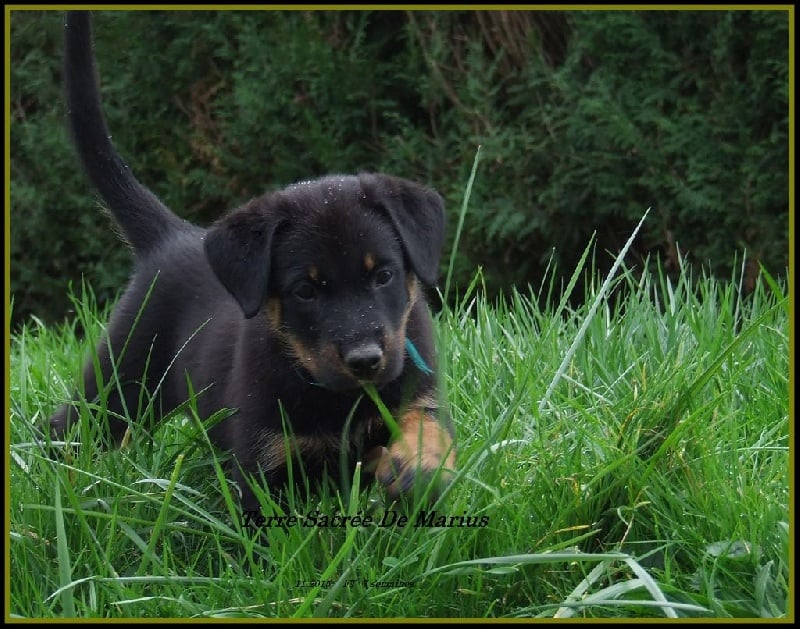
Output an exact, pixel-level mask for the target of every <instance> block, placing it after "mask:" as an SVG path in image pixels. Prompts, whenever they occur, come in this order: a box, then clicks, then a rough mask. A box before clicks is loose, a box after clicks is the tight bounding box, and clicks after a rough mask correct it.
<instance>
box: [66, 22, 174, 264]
mask: <svg viewBox="0 0 800 629" xmlns="http://www.w3.org/2000/svg"><path fill="white" fill-rule="evenodd" d="M64 29H65V65H64V77H65V84H66V95H67V106H68V108H69V110H68V117H69V126H70V130H71V132H72V138H73V142H74V143H75V146H76V148H77V151H78V155H79V156H80V159H81V162H82V163H83V167H84V169H85V170H86V172H87V174H88V175H89V178H90V179H91V181H92V184H94V186H95V187H96V188H97V190H98V192H99V193H100V195H101V196H102V197H103V200H104V201H105V202H106V203H107V204H108V206H109V208H110V209H111V213H112V214H113V216H114V218H115V219H116V221H117V223H118V224H119V226H120V227H121V228H122V231H123V233H124V235H125V237H126V238H127V240H128V242H129V243H130V244H131V246H132V247H133V249H134V251H136V252H137V253H145V252H147V251H148V250H149V249H152V248H154V247H155V246H156V245H158V244H159V242H161V241H162V240H163V239H164V238H165V237H167V236H168V235H169V234H171V233H173V232H175V231H176V230H181V229H185V228H186V227H185V225H186V223H185V222H184V221H183V220H182V219H180V218H178V217H177V216H176V215H175V214H173V213H172V212H171V211H170V210H169V208H167V206H165V205H164V204H163V203H162V202H161V201H159V200H158V198H157V197H156V196H155V195H154V194H153V193H152V192H150V190H148V189H147V188H145V187H144V186H143V185H142V184H141V183H139V181H138V180H137V179H136V177H134V176H133V173H131V171H130V168H128V165H127V164H126V163H125V162H124V161H123V160H122V158H121V157H120V155H119V153H117V151H116V149H115V148H114V145H113V144H112V143H111V136H110V135H109V133H108V127H107V126H106V123H105V119H104V116H103V108H102V105H101V102H100V88H99V86H98V80H97V71H96V68H95V62H94V52H93V48H92V28H91V21H90V14H89V12H88V11H68V12H67V15H66V22H65V23H64Z"/></svg>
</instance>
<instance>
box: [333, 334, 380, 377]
mask: <svg viewBox="0 0 800 629" xmlns="http://www.w3.org/2000/svg"><path fill="white" fill-rule="evenodd" d="M341 356H342V363H344V365H345V366H346V367H347V369H348V371H349V372H350V373H351V374H352V375H353V377H354V378H355V379H356V380H367V381H369V380H372V379H373V378H374V377H375V376H377V375H378V374H379V373H380V371H381V369H382V368H383V366H384V353H383V348H382V347H381V346H380V345H379V344H378V343H374V342H368V343H363V344H360V345H356V346H353V347H348V348H346V349H343V350H342V351H341Z"/></svg>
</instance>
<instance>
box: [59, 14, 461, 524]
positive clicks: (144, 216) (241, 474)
mask: <svg viewBox="0 0 800 629" xmlns="http://www.w3.org/2000/svg"><path fill="white" fill-rule="evenodd" d="M65 27H66V66H65V74H66V91H67V100H68V106H69V120H70V124H71V130H72V135H73V139H74V142H75V145H76V147H77V150H78V153H79V155H80V157H81V160H82V162H83V165H84V168H85V170H86V171H87V173H88V175H89V177H90V178H91V181H92V183H93V184H94V185H95V186H96V188H97V189H98V191H99V192H100V194H101V195H102V197H103V199H104V200H105V201H106V203H107V204H108V206H109V207H110V209H111V212H112V214H113V216H114V218H115V219H116V221H117V223H118V224H119V225H120V227H121V229H122V231H123V233H124V236H125V237H126V238H127V240H128V242H129V243H130V245H131V247H132V248H133V251H134V253H135V256H136V266H135V272H134V274H133V277H132V279H131V281H130V284H129V285H128V287H127V290H126V291H125V293H124V294H123V296H122V297H121V299H120V301H119V303H118V304H117V306H116V309H115V310H114V313H113V315H112V317H111V321H110V323H109V326H108V334H107V338H106V339H104V340H103V342H101V343H100V345H99V347H98V348H97V353H98V356H99V365H100V372H101V377H102V382H101V383H98V378H97V375H96V369H95V366H94V364H93V363H92V361H89V362H88V363H87V364H86V366H85V369H84V375H83V395H84V396H85V398H86V399H88V400H90V401H91V400H92V399H96V398H97V397H98V393H99V391H101V389H100V388H99V386H100V387H104V388H105V390H106V394H107V398H106V400H107V410H108V413H107V415H108V431H109V433H110V435H111V437H112V438H113V440H115V441H116V442H119V441H120V440H121V439H122V437H123V436H124V434H125V431H126V429H127V427H128V420H130V421H135V420H136V418H137V413H138V412H141V410H142V409H143V407H145V406H146V405H147V404H155V407H154V408H155V409H157V410H158V411H159V412H160V413H161V414H164V413H167V412H169V411H170V410H172V409H175V408H177V407H179V406H180V405H181V404H182V403H184V402H185V401H186V400H187V399H188V398H189V397H190V392H189V388H188V385H187V377H188V380H189V381H190V382H191V386H192V389H193V390H194V391H202V393H201V394H200V395H199V397H198V400H197V406H198V409H199V411H200V413H201V416H203V417H209V416H210V415H212V414H213V413H214V412H215V411H218V410H219V409H223V408H227V409H234V410H235V413H234V414H233V415H231V416H230V417H228V418H226V419H225V420H223V421H222V422H220V423H219V424H218V425H217V426H215V427H214V428H212V429H211V437H212V439H213V440H214V442H215V443H217V444H219V445H220V446H222V447H224V448H226V449H229V450H231V451H232V453H233V455H234V457H233V460H234V462H235V464H234V465H233V477H234V478H235V479H236V480H238V481H239V485H240V487H241V489H242V492H243V496H242V500H243V507H244V508H245V509H253V508H255V507H256V506H257V505H256V501H255V497H254V495H253V493H252V491H251V490H250V489H249V487H248V485H247V483H246V482H244V478H245V476H247V475H251V474H252V475H256V476H257V475H258V473H259V472H260V473H262V474H263V475H264V476H265V478H266V479H267V481H268V483H269V485H270V486H273V487H275V488H279V487H280V485H281V484H282V483H284V482H285V481H286V479H287V463H288V461H287V453H288V454H289V456H290V457H299V458H300V459H301V460H302V467H303V469H304V470H305V471H306V473H307V474H309V475H311V477H312V478H316V477H319V476H320V475H321V474H322V472H323V470H325V469H327V470H328V472H329V473H330V474H331V475H332V476H333V477H336V476H337V475H338V473H339V471H340V462H341V461H342V456H343V455H344V456H345V458H346V460H347V461H348V466H349V467H346V469H347V470H348V471H352V469H354V466H355V463H356V461H358V460H362V461H367V462H368V461H369V460H370V459H372V461H371V463H372V466H373V468H374V469H375V475H376V477H377V478H378V480H379V481H380V482H381V483H383V484H384V485H385V486H386V487H387V489H388V492H389V494H390V496H392V497H395V496H398V495H400V494H403V493H406V492H409V491H410V490H412V488H413V486H414V484H415V481H416V479H418V478H420V479H422V480H423V481H425V482H428V481H430V480H433V479H435V480H436V481H440V480H441V479H443V478H445V477H446V476H447V471H448V470H451V469H452V468H453V467H454V459H455V452H454V447H453V443H452V429H451V428H450V426H449V422H448V420H447V419H445V417H446V414H445V413H440V412H439V408H438V402H437V392H436V378H435V375H434V373H433V372H432V371H431V370H433V369H434V368H435V360H434V358H435V356H434V343H433V335H432V326H431V318H430V314H429V311H428V307H427V304H426V303H425V301H424V299H423V297H422V295H421V294H420V293H421V291H420V288H419V286H418V282H422V283H424V284H427V285H431V284H433V283H434V282H435V280H436V275H437V267H438V263H439V257H440V249H441V246H442V240H443V229H444V225H443V223H444V209H443V203H442V199H441V197H440V196H439V195H438V194H437V193H436V192H434V191H433V190H431V189H429V188H426V187H423V186H420V185H418V184H415V183H412V182H410V181H406V180H404V179H399V178H395V177H390V176H387V175H382V174H360V175H357V176H330V177H325V178H323V179H319V180H316V181H306V182H302V183H298V184H295V185H292V186H289V187H288V188H286V189H285V190H282V191H279V192H275V193H271V194H266V195H264V196H261V197H258V198H256V199H253V200H252V201H250V202H248V203H246V204H245V205H244V206H243V207H240V208H238V209H236V210H234V211H232V212H231V213H229V214H228V215H227V216H225V217H224V218H222V219H221V220H219V221H218V222H217V223H215V224H214V225H213V226H212V227H211V228H210V229H203V228H200V227H197V226H195V225H191V224H189V223H187V222H185V221H183V220H182V219H180V218H178V217H177V216H176V215H175V214H173V213H172V212H171V211H170V210H169V209H168V208H167V207H165V206H164V205H163V204H162V203H161V202H160V201H159V200H158V199H157V198H156V197H155V196H154V195H153V194H152V193H151V192H150V191H149V190H148V189H146V188H145V187H144V186H143V185H142V184H140V183H139V182H138V181H137V180H136V179H135V178H134V176H133V175H132V174H131V172H130V170H129V169H128V167H127V166H126V164H125V163H124V162H123V161H122V159H121V158H120V156H119V154H118V153H117V152H116V150H115V149H114V147H113V145H112V143H111V141H110V139H109V133H108V130H107V128H106V125H105V122H104V117H103V112H102V108H101V104H100V94H99V88H98V85H97V81H96V78H95V67H94V57H93V52H92V41H91V26H90V18H89V14H88V12H81V11H74V12H69V13H68V14H67V19H66V24H65ZM137 319H138V320H137ZM115 366H116V368H114V367H115ZM365 383H371V384H373V385H374V386H375V387H376V389H377V390H378V392H379V394H380V397H381V400H383V402H384V403H385V404H386V406H387V407H388V408H389V409H391V411H392V412H393V415H394V417H396V418H397V424H398V426H399V428H400V431H401V433H402V434H401V435H395V437H397V438H395V439H390V437H391V435H390V431H389V429H388V428H387V426H386V424H385V422H384V421H383V420H382V418H381V414H380V413H379V411H378V409H377V408H376V407H375V405H374V404H373V403H372V401H370V399H369V398H368V397H364V396H363V388H362V387H363V385H364V384H365ZM76 398H77V396H76ZM77 406H78V403H77V401H76V402H72V403H70V404H67V405H65V406H63V407H62V408H61V409H60V410H58V411H57V412H56V413H55V414H54V415H53V416H52V417H51V419H50V426H51V433H52V435H53V436H55V437H59V438H60V437H63V436H64V434H65V433H66V431H67V429H68V428H69V427H70V425H71V424H73V423H74V422H75V421H76V418H77V417H78V412H77ZM351 414H352V417H351V418H350V421H349V424H348V426H349V432H348V433H347V434H343V431H344V429H345V424H346V421H347V419H348V417H349V416H351ZM440 417H441V419H440ZM284 418H285V421H286V422H288V427H289V431H288V434H289V435H290V436H289V437H288V438H289V443H287V442H286V438H287V437H286V435H287V432H286V431H285V430H284V428H285V425H284ZM287 446H288V447H287Z"/></svg>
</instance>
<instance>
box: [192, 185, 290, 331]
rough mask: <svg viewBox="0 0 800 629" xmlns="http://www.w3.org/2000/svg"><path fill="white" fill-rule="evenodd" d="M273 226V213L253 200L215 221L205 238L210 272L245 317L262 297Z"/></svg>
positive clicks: (276, 221) (267, 280) (267, 271)
mask: <svg viewBox="0 0 800 629" xmlns="http://www.w3.org/2000/svg"><path fill="white" fill-rule="evenodd" d="M277 225H278V220H277V218H276V217H275V213H274V212H268V211H267V209H266V207H265V203H264V201H263V200H262V199H254V200H253V201H251V202H250V203H248V204H247V205H245V206H244V207H242V208H239V209H238V210H234V211H233V212H231V213H230V214H228V215H227V216H225V217H223V218H222V219H220V220H219V221H217V222H216V223H215V224H214V225H212V227H211V228H210V229H209V230H208V233H207V234H206V237H205V243H204V248H205V252H206V257H207V258H208V262H209V264H210V265H211V268H212V270H213V271H214V274H215V275H216V276H217V279H219V281H220V282H221V283H222V285H223V286H224V287H225V288H226V289H228V292H229V293H230V294H231V295H233V297H234V299H236V301H237V302H239V306H241V308H242V311H243V312H244V316H245V317H246V318H248V319H249V318H251V317H253V316H255V315H256V313H258V311H259V310H260V309H261V306H262V304H263V303H264V299H265V298H266V294H267V284H268V282H269V266H270V258H271V255H270V253H271V251H272V236H273V234H274V233H275V228H276V227H277Z"/></svg>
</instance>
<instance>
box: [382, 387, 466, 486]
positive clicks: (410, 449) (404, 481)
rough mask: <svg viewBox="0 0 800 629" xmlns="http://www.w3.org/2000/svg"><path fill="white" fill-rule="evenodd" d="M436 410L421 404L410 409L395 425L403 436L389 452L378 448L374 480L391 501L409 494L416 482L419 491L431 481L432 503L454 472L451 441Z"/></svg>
mask: <svg viewBox="0 0 800 629" xmlns="http://www.w3.org/2000/svg"><path fill="white" fill-rule="evenodd" d="M437 414H438V409H437V408H435V407H432V406H430V405H426V404H425V402H424V401H423V400H420V401H418V402H417V403H416V404H415V405H413V406H411V407H410V408H409V409H408V410H407V411H406V412H405V413H404V414H403V415H402V417H401V418H400V421H399V422H398V424H399V427H400V432H401V433H402V434H401V436H400V437H398V438H397V439H396V440H395V441H394V442H392V443H391V445H390V446H389V447H388V448H384V447H381V448H377V449H376V450H377V452H375V451H373V453H372V457H373V460H374V458H377V463H374V464H375V477H376V478H377V479H378V481H379V482H380V483H381V484H383V485H384V486H385V487H386V491H387V492H388V494H389V496H390V497H391V498H398V497H399V496H400V495H403V494H411V493H413V491H414V486H415V484H416V483H417V481H418V480H419V482H420V484H421V487H425V486H427V485H428V484H429V483H430V482H431V481H432V480H435V481H436V487H435V488H434V490H433V491H432V493H431V500H434V499H435V498H436V497H437V496H438V495H439V490H440V489H441V488H442V486H443V485H444V484H446V483H447V482H448V481H449V480H450V477H451V476H452V473H453V471H454V470H455V459H456V451H455V446H454V444H453V437H452V435H451V433H450V431H449V430H448V428H446V427H445V426H443V425H442V423H441V421H440V419H439V418H438V417H437Z"/></svg>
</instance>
